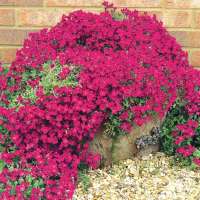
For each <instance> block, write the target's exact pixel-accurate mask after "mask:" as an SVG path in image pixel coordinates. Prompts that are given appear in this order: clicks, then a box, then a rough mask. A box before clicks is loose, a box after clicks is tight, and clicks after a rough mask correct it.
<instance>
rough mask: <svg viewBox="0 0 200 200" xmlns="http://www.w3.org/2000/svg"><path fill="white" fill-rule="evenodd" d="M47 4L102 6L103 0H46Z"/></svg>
mask: <svg viewBox="0 0 200 200" xmlns="http://www.w3.org/2000/svg"><path fill="white" fill-rule="evenodd" d="M45 1H46V5H47V6H74V7H82V6H101V5H102V2H103V1H102V0H45Z"/></svg>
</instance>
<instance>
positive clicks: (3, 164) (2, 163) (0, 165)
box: [0, 160, 5, 172]
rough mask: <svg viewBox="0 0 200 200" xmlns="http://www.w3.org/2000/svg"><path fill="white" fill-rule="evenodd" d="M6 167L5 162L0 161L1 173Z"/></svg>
mask: <svg viewBox="0 0 200 200" xmlns="http://www.w3.org/2000/svg"><path fill="white" fill-rule="evenodd" d="M4 167H5V163H4V161H3V160H0V172H2V171H3V168H4Z"/></svg>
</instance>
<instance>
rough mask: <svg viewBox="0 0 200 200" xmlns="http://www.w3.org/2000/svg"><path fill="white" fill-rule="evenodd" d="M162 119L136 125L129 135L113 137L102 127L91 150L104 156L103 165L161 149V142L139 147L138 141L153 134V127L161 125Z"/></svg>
mask: <svg viewBox="0 0 200 200" xmlns="http://www.w3.org/2000/svg"><path fill="white" fill-rule="evenodd" d="M160 125H161V120H160V119H158V118H154V119H153V120H151V121H149V122H147V123H145V124H143V125H142V126H134V127H132V130H131V132H130V133H129V134H127V135H120V136H118V137H117V138H114V139H113V138H111V137H109V136H106V135H105V134H104V128H101V129H100V130H99V131H98V133H97V134H96V135H95V138H94V140H93V141H92V142H91V143H90V147H89V151H91V152H94V153H99V154H100V155H101V157H102V160H101V166H106V165H111V164H112V163H115V162H118V161H120V160H125V159H131V158H133V157H134V156H138V155H139V156H142V155H143V154H144V155H146V154H149V153H152V152H155V151H158V150H159V144H149V145H147V146H146V147H145V148H142V149H139V148H137V145H136V141H137V139H138V138H141V137H142V136H151V134H152V129H153V128H155V127H160Z"/></svg>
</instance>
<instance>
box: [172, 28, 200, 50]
mask: <svg viewBox="0 0 200 200" xmlns="http://www.w3.org/2000/svg"><path fill="white" fill-rule="evenodd" d="M170 33H171V34H172V35H173V36H174V37H175V38H176V39H177V41H178V42H179V43H180V44H181V45H182V46H184V47H200V31H170Z"/></svg>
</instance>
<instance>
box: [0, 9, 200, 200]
mask: <svg viewBox="0 0 200 200" xmlns="http://www.w3.org/2000/svg"><path fill="white" fill-rule="evenodd" d="M109 7H110V6H107V8H106V11H105V12H102V13H100V14H93V13H86V12H83V11H75V12H72V13H70V14H69V15H68V16H63V18H62V20H61V22H59V23H58V24H57V25H56V26H54V27H52V28H51V29H50V30H48V29H43V30H41V31H40V32H37V33H31V34H30V35H29V37H28V39H26V40H25V42H24V46H23V48H22V49H20V50H19V51H18V52H17V55H16V59H15V61H14V62H13V63H12V64H11V66H10V68H9V71H8V73H6V74H4V73H3V69H2V68H0V102H1V107H0V113H1V114H0V127H3V128H5V129H6V130H7V132H6V133H2V134H1V137H0V141H1V144H2V145H3V146H6V147H5V148H4V151H3V152H2V154H1V159H2V160H4V162H5V163H6V164H8V165H9V164H11V163H12V162H13V159H15V158H16V157H17V158H19V162H18V166H16V167H14V169H13V170H8V168H7V167H4V169H3V171H2V173H1V174H0V182H1V183H2V184H4V187H5V188H4V191H3V192H2V193H0V196H1V197H2V198H5V199H25V197H24V193H25V191H26V190H27V188H28V187H29V186H30V183H29V182H27V181H26V179H25V178H24V179H23V181H21V182H20V184H18V185H17V186H16V190H15V194H11V193H10V190H11V189H12V188H11V186H10V184H9V182H10V181H11V180H12V181H14V180H19V177H26V176H27V175H31V176H32V177H34V178H36V179H37V178H42V180H43V182H44V185H45V188H43V189H40V188H38V187H35V188H33V189H32V191H31V194H30V196H29V198H30V199H33V200H34V199H40V198H46V199H49V200H50V199H60V200H62V199H66V198H68V199H71V198H72V195H73V192H74V189H75V186H76V182H77V175H78V166H79V164H80V163H81V162H84V163H86V164H88V165H89V166H90V167H92V168H96V167H98V164H99V161H100V157H99V155H95V154H92V152H88V147H89V142H90V141H91V140H92V139H93V138H94V136H95V133H96V132H98V129H99V128H100V127H101V126H102V124H103V123H105V122H106V120H107V119H108V117H109V115H110V114H112V115H117V116H119V118H120V122H121V126H120V127H121V129H123V130H124V131H126V132H129V131H130V129H131V128H132V126H133V124H136V125H138V126H140V125H142V124H144V123H146V122H147V121H148V120H151V119H152V116H154V115H155V114H157V115H158V116H159V117H160V118H163V117H164V116H165V114H166V112H167V111H168V110H169V108H170V107H171V106H172V105H173V103H174V101H175V100H176V99H177V98H179V90H180V89H183V90H184V91H185V93H184V98H185V100H187V108H188V112H189V113H190V114H191V115H193V114H194V113H196V114H198V112H197V111H198V109H199V104H198V100H200V98H199V97H200V95H199V92H198V91H197V90H195V87H197V86H200V83H199V80H200V79H199V76H200V72H198V71H196V70H193V69H192V68H191V66H190V65H189V64H188V58H187V53H186V52H184V51H183V50H181V47H180V45H179V44H178V43H177V42H176V40H175V38H173V37H171V36H170V35H169V33H168V32H167V31H166V30H165V28H164V27H163V26H162V23H161V22H158V21H157V20H156V18H155V17H150V16H148V15H146V14H145V15H140V14H139V13H138V12H137V11H129V10H127V9H124V10H122V12H123V14H124V19H123V20H121V21H119V20H115V19H114V18H113V16H112V15H111V14H110V13H109V12H108V10H109V9H110V8H109ZM108 8H109V9H108ZM111 9H112V7H111ZM49 61H53V62H59V63H60V65H61V66H62V71H61V72H60V74H59V78H60V79H62V80H63V79H65V78H66V77H67V76H68V74H70V71H71V70H72V69H71V68H70V66H78V67H80V68H81V71H80V73H79V74H78V76H77V79H78V82H79V84H78V85H77V86H76V87H65V86H63V87H55V88H54V91H53V93H52V94H49V95H45V93H44V90H43V88H42V86H41V84H39V83H40V79H41V77H40V76H39V75H38V76H37V74H39V73H40V72H42V71H43V65H44V63H47V62H49ZM52 67H54V66H52ZM31 70H35V71H36V77H35V76H33V75H30V77H29V81H28V82H27V83H24V82H23V81H22V80H23V76H24V74H25V73H28V72H29V71H31ZM197 77H198V78H197ZM193 78H194V82H193ZM187 80H189V83H188V82H187ZM11 82H12V83H13V84H11ZM25 84H28V85H30V86H31V87H32V88H33V89H36V90H37V91H36V95H37V100H36V102H35V103H30V101H25V100H24V99H23V98H22V97H19V98H18V100H19V101H20V103H21V104H22V105H21V106H20V107H19V108H18V109H15V108H10V107H9V100H10V99H9V98H10V97H11V96H12V95H15V94H16V93H17V92H18V91H23V89H24V87H25ZM192 88H194V90H193V89H192ZM194 94H195V95H194ZM128 98H139V99H145V103H144V104H134V103H133V104H130V105H129V106H128V107H127V108H124V107H123V104H122V103H123V101H124V100H125V99H128ZM194 101H195V103H193V102H194ZM129 113H132V118H131V121H130V119H128V118H129ZM197 126H198V123H196V122H194V121H188V123H187V124H186V125H184V126H183V125H180V126H179V127H178V128H179V130H180V131H182V133H183V134H182V135H181V136H178V137H177V139H176V144H177V145H179V144H180V143H181V142H182V141H183V140H185V139H188V138H192V137H194V135H195V132H194V129H195V128H197ZM8 141H9V142H8ZM12 146H14V147H15V150H14V151H8V150H9V148H10V147H12ZM194 148H195V147H193V146H192V145H189V146H184V147H181V148H179V149H177V152H178V153H180V154H183V156H190V155H191V154H192V153H193V152H194V151H195V150H196V149H194ZM194 161H195V163H199V162H200V161H199V160H198V158H194Z"/></svg>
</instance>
